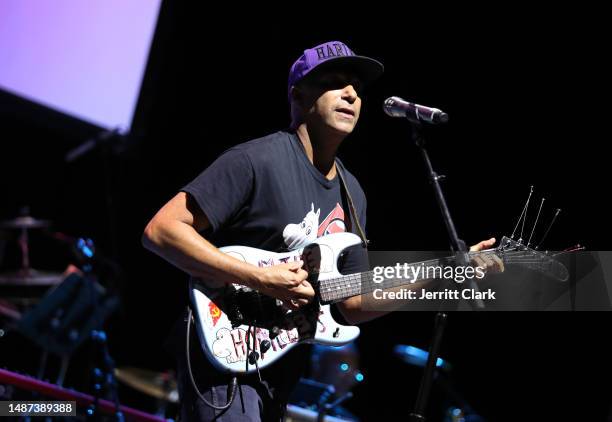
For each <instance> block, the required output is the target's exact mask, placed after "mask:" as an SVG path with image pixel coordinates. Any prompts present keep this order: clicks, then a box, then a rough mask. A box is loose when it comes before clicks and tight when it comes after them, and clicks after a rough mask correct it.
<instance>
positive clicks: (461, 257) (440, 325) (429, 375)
mask: <svg viewBox="0 0 612 422" xmlns="http://www.w3.org/2000/svg"><path fill="white" fill-rule="evenodd" d="M408 121H409V122H410V123H411V125H410V126H411V129H412V140H413V141H414V143H415V144H416V146H417V147H418V148H419V150H420V151H421V156H422V157H423V160H424V161H425V166H426V168H427V173H428V176H429V182H430V183H431V185H432V186H433V189H434V194H435V197H436V201H437V202H438V206H439V207H440V212H441V213H442V219H443V220H444V224H445V225H446V230H447V232H448V237H449V240H450V245H451V248H452V250H453V252H454V253H455V259H456V262H457V264H458V265H462V266H465V265H468V263H469V261H470V259H469V255H468V248H467V246H466V244H465V242H464V241H463V240H462V239H460V238H459V235H458V234H457V229H456V228H455V224H454V223H453V219H452V218H451V215H450V211H449V210H448V206H447V204H446V199H445V198H444V194H443V193H442V188H441V186H440V180H442V179H443V178H444V177H445V176H443V175H439V174H438V173H436V171H435V170H434V168H433V166H432V165H431V160H430V159H429V154H428V153H427V150H426V149H425V138H424V137H423V127H422V124H421V123H420V122H419V121H416V120H413V119H408ZM466 281H467V284H468V285H469V287H470V288H472V289H474V291H475V292H477V291H478V287H477V286H476V283H474V280H472V279H468V280H466ZM472 307H473V308H474V309H478V310H482V309H484V302H483V301H482V300H480V299H477V300H474V301H473V302H472ZM447 318H448V315H447V314H446V313H444V312H438V313H437V314H436V317H435V324H434V334H433V339H432V343H431V346H430V348H429V355H428V357H427V364H426V365H425V370H424V372H423V378H422V379H421V385H420V387H419V392H418V395H417V399H416V402H415V405H414V411H413V412H412V413H410V415H409V420H410V421H411V422H423V421H425V420H426V419H425V408H426V406H427V400H428V399H429V393H430V391H431V385H432V381H433V376H434V372H435V370H436V362H437V360H438V352H439V349H440V344H441V343H442V335H443V333H444V327H445V326H446V321H447Z"/></svg>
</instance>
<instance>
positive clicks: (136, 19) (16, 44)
mask: <svg viewBox="0 0 612 422" xmlns="http://www.w3.org/2000/svg"><path fill="white" fill-rule="evenodd" d="M160 3H161V0H129V1H125V0H104V1H79V0H54V1H50V2H46V1H37V0H3V1H1V2H0V88H1V89H4V90H6V91H9V92H11V93H13V94H17V95H19V96H23V97H25V98H27V99H29V100H32V101H35V102H38V103H41V104H43V105H45V106H48V107H51V108H54V109H57V110H59V111H61V112H64V113H67V114H70V115H73V116H75V117H77V118H80V119H82V120H85V121H87V122H89V123H93V124H95V125H98V126H102V127H107V128H115V127H121V128H123V129H125V130H128V129H129V127H130V125H131V121H132V117H133V114H134V110H135V107H136V102H137V100H138V94H139V92H140V86H141V82H142V78H143V75H144V71H145V67H146V63H147V58H148V55H149V49H150V46H151V41H152V39H153V35H154V32H155V25H156V22H157V16H158V14H159V7H160Z"/></svg>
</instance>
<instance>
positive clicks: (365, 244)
mask: <svg viewBox="0 0 612 422" xmlns="http://www.w3.org/2000/svg"><path fill="white" fill-rule="evenodd" d="M336 170H337V172H338V178H339V179H340V189H341V190H342V193H343V195H344V197H345V199H346V202H347V203H348V207H349V210H350V217H349V219H348V223H349V224H348V229H349V231H350V230H351V223H352V222H354V223H355V226H356V227H357V234H358V235H359V237H360V238H361V244H362V246H363V247H364V248H367V247H368V244H369V243H370V241H369V240H368V239H367V238H366V235H365V231H364V230H363V228H362V227H361V224H359V217H358V216H357V210H356V209H355V204H354V203H353V198H352V197H351V193H350V192H349V190H348V185H347V183H346V176H345V174H344V168H343V167H342V164H340V160H338V159H336Z"/></svg>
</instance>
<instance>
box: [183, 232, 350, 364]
mask: <svg viewBox="0 0 612 422" xmlns="http://www.w3.org/2000/svg"><path fill="white" fill-rule="evenodd" d="M360 243H361V239H360V238H359V237H358V236H356V235H354V234H352V233H335V234H331V235H328V236H324V237H320V238H318V239H316V240H315V241H314V242H313V243H312V244H310V245H308V246H307V247H305V248H302V249H297V250H295V251H291V252H284V253H275V252H268V251H264V250H260V249H256V248H250V247H245V246H228V247H224V248H221V250H222V251H223V252H225V253H227V254H229V255H231V256H233V257H235V258H237V259H240V260H242V261H244V262H248V263H250V264H253V265H257V266H260V267H265V266H272V265H278V264H281V263H286V262H294V261H299V260H302V261H304V269H306V271H308V273H309V278H308V280H309V281H310V282H311V283H312V284H313V286H317V285H318V283H320V282H321V281H323V280H328V279H332V278H338V277H341V276H342V274H340V272H339V271H338V267H337V262H338V258H339V257H340V255H341V254H342V252H343V251H344V250H345V249H346V248H348V247H350V246H354V245H358V244H360ZM315 290H317V289H316V288H315ZM190 296H191V298H190V299H191V304H192V308H193V310H194V316H195V319H196V330H197V333H198V337H199V339H200V343H201V345H202V348H203V350H204V353H205V354H206V356H207V357H208V359H209V361H210V362H211V363H212V364H213V365H214V366H215V367H216V368H218V369H219V370H221V371H224V372H230V373H235V374H239V373H251V372H253V371H256V370H257V367H259V369H262V368H265V367H267V366H268V365H271V364H273V363H274V362H276V361H277V360H278V359H280V358H281V357H282V356H283V355H284V354H285V353H287V352H288V351H289V350H291V349H292V348H293V347H295V346H297V345H299V344H300V343H320V344H326V345H332V346H340V345H343V344H346V343H349V342H351V341H353V340H354V339H355V338H357V337H358V336H359V328H358V327H354V326H345V325H340V324H338V323H337V322H336V321H335V320H334V319H333V317H332V315H331V312H330V306H329V305H321V304H319V301H318V300H314V301H313V302H312V303H310V304H309V305H307V306H305V307H303V308H301V309H300V310H299V311H291V310H287V309H286V308H285V307H283V306H282V302H281V301H279V300H277V299H274V298H272V297H269V296H265V295H263V294H261V293H259V292H257V291H255V290H252V289H249V288H246V287H244V286H242V285H239V284H234V285H226V286H224V287H221V288H218V289H214V288H210V287H207V285H206V284H205V283H198V282H193V281H192V283H191V285H190ZM253 352H255V353H253ZM249 357H250V359H249Z"/></svg>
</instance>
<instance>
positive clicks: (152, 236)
mask: <svg viewBox="0 0 612 422" xmlns="http://www.w3.org/2000/svg"><path fill="white" fill-rule="evenodd" d="M382 73H383V66H382V64H381V63H379V62H378V61H376V60H374V59H371V58H367V57H363V56H357V55H355V54H354V53H353V52H352V51H351V50H350V49H349V48H348V46H346V45H345V44H343V43H341V42H336V41H334V42H327V43H323V44H320V45H318V46H316V47H314V48H311V49H307V50H305V51H304V54H303V55H302V56H301V57H300V58H299V59H298V60H297V61H296V62H295V63H294V64H293V66H292V67H291V70H290V73H289V86H288V89H289V100H290V104H291V126H290V129H289V130H286V131H280V132H277V133H274V134H271V135H269V136H266V137H264V138H261V139H256V140H253V141H250V142H247V143H244V144H240V145H237V146H235V147H233V148H231V149H229V150H228V151H226V152H225V153H224V154H222V155H221V156H220V157H219V158H218V159H217V160H216V161H215V162H214V163H213V164H212V165H211V166H210V167H209V168H207V169H206V170H205V171H204V172H203V173H201V174H200V175H199V176H198V177H197V178H196V179H195V180H193V181H192V182H191V183H189V184H188V185H187V186H185V187H184V188H183V189H182V191H181V192H179V193H178V194H177V195H176V196H175V197H174V198H173V199H171V200H170V201H169V202H168V203H167V204H166V205H164V206H163V207H162V208H161V210H160V211H159V212H158V213H157V214H156V215H155V217H154V218H153V219H152V220H151V221H150V222H149V224H148V225H147V227H146V229H145V233H144V236H143V243H144V245H145V246H146V247H147V248H148V249H150V250H151V251H153V252H155V253H157V254H159V255H160V256H162V257H163V258H165V259H166V260H168V261H169V262H171V263H172V264H174V265H176V266H177V267H178V268H180V269H182V270H184V271H185V272H187V273H189V274H190V275H191V276H192V277H194V278H197V279H201V280H204V283H206V285H207V286H208V287H209V288H214V287H222V286H224V285H225V284H228V283H240V284H243V285H246V286H248V287H251V288H254V289H257V290H259V291H260V292H262V293H265V294H266V295H269V296H273V297H275V298H277V299H280V300H282V301H283V303H284V304H285V305H286V306H287V307H289V308H291V309H298V308H299V307H301V306H304V305H305V304H307V303H308V302H309V301H311V300H312V299H313V297H314V295H315V292H314V290H313V287H312V286H311V285H310V283H309V282H308V281H307V276H308V274H307V272H306V271H305V270H304V269H303V268H302V263H301V262H297V263H287V264H282V265H276V266H272V267H261V268H260V267H257V266H253V265H251V264H248V263H244V262H241V261H238V260H236V259H234V258H233V257H231V256H229V255H226V254H224V253H222V252H221V251H219V250H218V249H217V247H221V246H225V245H244V246H252V247H257V248H260V249H265V250H271V251H278V250H280V249H285V250H287V249H296V248H300V247H303V246H305V245H307V244H309V243H310V242H312V241H313V240H314V239H316V238H317V237H319V236H322V235H325V234H330V233H335V232H341V231H345V230H346V229H347V227H350V229H351V231H353V232H355V233H357V231H358V227H359V226H361V227H365V223H366V217H365V214H366V199H365V195H364V193H363V191H362V189H361V187H360V185H359V183H358V182H357V179H355V177H354V176H353V175H352V174H351V173H349V172H348V171H347V170H346V169H343V167H342V163H341V162H340V161H338V160H337V159H336V152H337V150H338V148H339V146H340V144H341V143H342V141H343V140H344V138H346V137H347V136H348V135H349V134H350V133H351V132H352V131H353V129H354V128H355V125H356V124H357V121H358V120H359V114H360V111H361V98H360V96H359V95H360V93H361V90H362V89H363V87H364V86H365V85H367V84H368V83H370V82H372V81H374V80H375V79H377V78H378V77H379V76H380V75H381V74H382ZM339 171H343V173H342V174H343V175H344V180H345V182H346V190H347V191H348V192H349V193H350V195H351V197H352V202H353V203H354V210H355V214H356V215H357V216H358V220H359V221H358V222H357V221H352V220H353V219H352V218H351V217H350V214H351V213H350V211H349V208H348V207H347V206H346V205H345V204H346V202H347V200H346V195H345V194H344V193H343V188H342V186H341V181H340V180H339V179H340V178H339V177H338V172H339ZM342 174H341V176H342ZM358 223H359V224H358ZM494 242H495V240H494V239H490V240H489V241H486V242H481V243H480V244H479V245H477V248H484V247H488V246H491V245H492V244H493V243H494ZM367 269H368V261H367V254H366V251H365V249H364V248H356V249H354V250H352V251H351V252H349V253H348V254H347V256H346V257H345V259H344V262H343V268H342V271H343V273H354V272H359V271H365V270H367ZM213 280H214V281H213ZM360 303H361V299H360V297H358V296H357V297H353V298H351V299H348V300H346V301H344V302H341V303H339V304H338V309H339V311H340V312H341V314H342V315H343V316H344V318H345V319H346V320H347V322H349V323H353V324H354V323H358V322H361V321H365V320H368V319H371V318H373V317H376V316H378V315H380V314H382V313H375V312H362V311H361V309H360ZM305 351H307V348H305V347H298V348H296V349H294V350H293V351H292V352H290V353H289V354H288V355H287V356H285V357H284V358H283V359H282V360H281V361H280V362H278V363H275V364H274V365H271V366H270V367H269V368H268V369H265V370H262V371H261V378H262V380H259V378H258V377H257V376H248V377H243V378H242V379H241V380H240V382H239V384H240V388H239V392H238V394H237V395H238V397H236V400H234V402H233V403H232V405H231V406H230V407H229V408H228V409H226V410H223V411H218V410H215V409H213V408H212V407H211V406H208V405H207V404H205V403H203V402H202V400H200V399H197V400H196V395H195V393H194V392H193V388H192V387H191V384H190V383H189V382H188V381H187V380H188V378H187V377H188V375H185V367H184V364H183V361H184V359H181V355H179V368H178V370H179V382H180V384H181V391H180V392H181V402H182V417H183V418H185V420H188V419H189V420H231V421H238V420H248V421H258V420H280V419H281V417H282V412H283V409H284V403H285V402H286V399H287V396H288V394H289V392H290V390H291V388H292V386H293V385H294V384H295V383H296V382H297V380H298V379H299V376H300V373H301V369H302V365H303V364H304V363H306V362H307V361H308V359H307V358H306V357H305V356H304V353H305ZM179 353H183V355H184V352H179ZM193 354H194V355H198V356H199V355H200V354H199V353H193ZM196 365H197V366H198V369H197V370H194V372H195V373H196V375H197V377H196V378H197V379H196V382H197V385H198V387H199V388H200V390H202V391H204V398H205V399H206V400H207V401H209V402H214V404H216V405H217V406H219V405H223V404H224V403H225V402H226V400H227V396H228V394H227V392H228V387H227V386H228V377H226V376H224V375H222V374H220V373H218V372H217V371H215V370H214V369H213V368H212V367H211V366H210V364H209V363H208V362H206V361H205V359H201V361H200V362H199V363H196Z"/></svg>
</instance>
